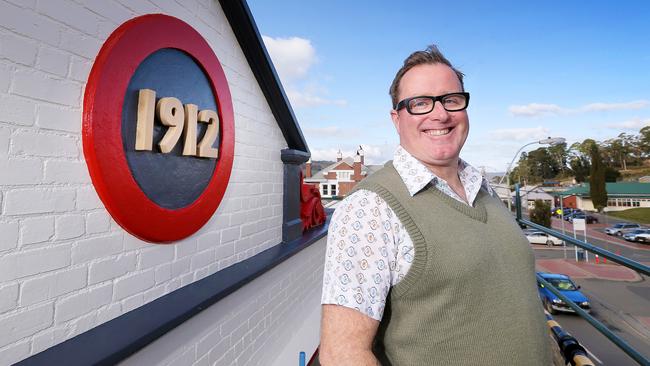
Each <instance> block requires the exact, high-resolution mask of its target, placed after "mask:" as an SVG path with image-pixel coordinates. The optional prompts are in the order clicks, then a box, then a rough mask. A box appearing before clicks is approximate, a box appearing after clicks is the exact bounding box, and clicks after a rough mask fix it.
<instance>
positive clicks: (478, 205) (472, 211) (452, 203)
mask: <svg viewBox="0 0 650 366" xmlns="http://www.w3.org/2000/svg"><path fill="white" fill-rule="evenodd" d="M485 194H486V193H485V192H484V191H483V190H482V189H481V191H479V194H478V196H476V200H475V201H474V204H475V205H474V206H470V205H468V204H466V203H463V202H460V201H458V200H457V199H454V198H452V197H450V196H449V195H447V194H445V193H444V192H442V191H441V190H439V189H438V188H436V187H434V186H433V185H432V184H429V185H428V186H427V187H425V188H424V189H423V190H422V191H420V192H418V193H417V194H416V195H415V196H413V197H414V198H415V199H418V197H417V196H418V195H424V196H426V195H433V196H436V197H438V198H439V199H440V200H441V201H442V202H444V203H445V204H447V205H448V206H449V207H451V208H453V209H455V210H456V211H458V212H460V213H462V214H464V215H466V216H468V217H470V218H472V219H474V220H477V221H480V222H483V223H486V222H487V209H486V208H485V202H484V195H485Z"/></svg>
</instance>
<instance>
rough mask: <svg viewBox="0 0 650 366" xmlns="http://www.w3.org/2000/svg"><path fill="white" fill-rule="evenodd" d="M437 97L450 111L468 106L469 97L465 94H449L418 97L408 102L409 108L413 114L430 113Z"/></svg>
mask: <svg viewBox="0 0 650 366" xmlns="http://www.w3.org/2000/svg"><path fill="white" fill-rule="evenodd" d="M436 99H438V100H440V103H441V104H442V107H443V108H444V109H445V110H447V111H449V112H453V111H459V110H462V109H464V108H465V107H466V106H467V98H465V95H463V94H447V95H443V96H441V97H438V98H436V97H418V98H413V99H411V100H410V101H409V103H408V109H409V112H410V113H413V114H424V113H429V112H431V111H432V110H433V106H434V104H435V101H436Z"/></svg>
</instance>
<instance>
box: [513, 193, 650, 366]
mask: <svg viewBox="0 0 650 366" xmlns="http://www.w3.org/2000/svg"><path fill="white" fill-rule="evenodd" d="M515 204H516V215H517V221H518V222H519V223H520V224H524V225H526V226H529V227H532V228H534V229H536V230H539V231H542V232H545V233H547V234H550V235H553V236H555V237H557V238H559V239H562V240H564V241H565V242H567V243H571V244H573V245H575V246H577V247H580V248H582V249H585V250H587V251H590V252H592V253H596V254H598V255H600V256H603V257H605V258H607V259H609V260H611V261H612V262H616V263H618V264H620V265H622V266H625V267H627V268H630V269H632V270H635V271H636V272H638V273H642V274H645V275H646V276H650V267H649V266H646V265H644V264H642V263H639V262H635V261H633V260H631V259H629V258H626V257H623V256H621V255H618V254H615V253H612V252H610V251H608V250H605V249H602V248H600V247H597V246H595V245H593V244H589V243H588V242H586V241H580V240H577V239H574V238H573V237H570V236H568V235H565V234H562V233H561V232H559V231H555V230H553V229H549V228H547V227H545V226H542V225H538V224H536V223H534V222H532V221H530V220H526V219H523V218H522V214H521V197H520V195H519V185H518V184H516V185H515ZM537 281H539V283H541V284H542V285H544V286H545V287H546V288H548V290H549V291H551V292H552V293H553V294H554V295H556V296H557V297H559V298H560V299H561V300H562V301H564V303H566V304H567V305H568V306H569V307H571V309H573V310H574V311H575V312H576V314H578V315H579V316H581V317H582V318H584V319H585V320H587V322H589V324H591V325H592V326H593V327H594V328H596V329H597V330H598V331H599V332H600V333H602V334H603V335H604V336H605V337H607V339H609V340H610V341H611V342H613V343H614V344H615V345H616V346H617V347H618V348H620V349H621V350H622V351H623V352H625V353H626V354H627V355H628V356H630V357H631V358H632V359H634V360H635V361H636V362H637V363H639V365H643V366H650V360H649V359H647V358H646V357H645V356H643V355H642V354H641V353H639V352H638V351H637V350H635V349H634V348H633V347H632V346H630V345H629V344H628V343H627V342H626V341H625V340H623V339H622V338H621V337H619V336H617V335H616V334H614V333H613V332H612V331H611V330H609V328H607V327H606V326H605V325H603V324H602V323H601V322H599V321H598V320H596V319H595V318H594V317H592V316H591V315H589V313H587V312H586V311H584V310H583V309H582V308H580V306H578V305H577V304H575V303H574V302H573V301H571V300H570V299H569V298H567V297H566V296H564V294H562V293H561V292H560V291H559V290H558V289H556V288H555V287H554V286H553V285H551V284H550V283H548V282H547V281H546V280H544V279H543V278H542V277H541V276H539V275H538V276H537ZM567 361H570V360H567Z"/></svg>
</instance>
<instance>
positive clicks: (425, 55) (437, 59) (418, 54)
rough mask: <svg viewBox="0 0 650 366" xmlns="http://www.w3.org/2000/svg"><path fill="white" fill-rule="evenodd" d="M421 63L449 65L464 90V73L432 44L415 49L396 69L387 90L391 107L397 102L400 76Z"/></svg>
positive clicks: (395, 105)
mask: <svg viewBox="0 0 650 366" xmlns="http://www.w3.org/2000/svg"><path fill="white" fill-rule="evenodd" d="M423 64H444V65H447V66H449V67H451V69H452V70H454V72H455V73H456V76H458V80H459V81H460V87H461V89H462V91H465V85H464V84H463V76H465V74H463V73H462V72H460V70H458V69H456V68H455V67H454V66H452V65H451V62H449V60H447V58H446V57H445V56H444V55H443V54H442V52H440V50H439V49H438V47H437V46H436V45H434V44H432V45H430V46H429V47H427V49H426V50H424V51H415V52H413V53H412V54H410V55H409V57H407V58H406V60H404V65H403V66H402V68H401V69H399V71H397V74H396V75H395V79H393V83H392V84H391V85H390V89H389V91H388V94H390V99H391V101H392V102H393V109H395V108H397V103H398V102H399V100H397V93H398V89H399V84H400V82H401V81H402V77H404V74H406V72H407V71H409V70H410V69H412V68H413V67H415V66H418V65H423Z"/></svg>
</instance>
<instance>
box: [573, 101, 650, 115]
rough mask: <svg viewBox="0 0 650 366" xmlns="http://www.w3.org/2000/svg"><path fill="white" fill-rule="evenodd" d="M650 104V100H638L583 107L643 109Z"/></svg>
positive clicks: (609, 109) (586, 108) (593, 109)
mask: <svg viewBox="0 0 650 366" xmlns="http://www.w3.org/2000/svg"><path fill="white" fill-rule="evenodd" d="M649 105H650V101H647V100H637V101H634V102H628V103H592V104H587V105H585V106H584V107H582V110H584V111H589V112H590V111H615V110H621V109H642V108H645V107H647V106H649Z"/></svg>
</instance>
